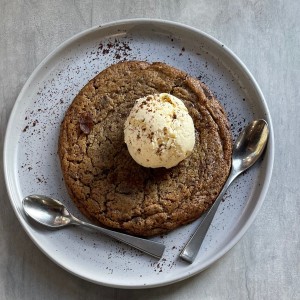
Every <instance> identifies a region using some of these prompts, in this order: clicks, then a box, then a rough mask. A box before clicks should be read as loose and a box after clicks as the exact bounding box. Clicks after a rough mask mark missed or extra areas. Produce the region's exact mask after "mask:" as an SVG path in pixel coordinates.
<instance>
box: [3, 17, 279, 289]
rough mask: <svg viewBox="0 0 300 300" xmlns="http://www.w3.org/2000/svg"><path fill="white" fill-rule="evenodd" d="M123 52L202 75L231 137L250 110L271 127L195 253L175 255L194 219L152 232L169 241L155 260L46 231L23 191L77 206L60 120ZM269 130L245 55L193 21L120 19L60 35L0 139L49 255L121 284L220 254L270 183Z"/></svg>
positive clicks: (158, 278)
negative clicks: (67, 181)
mask: <svg viewBox="0 0 300 300" xmlns="http://www.w3.org/2000/svg"><path fill="white" fill-rule="evenodd" d="M121 60H147V61H149V62H153V61H162V62H165V63H167V64H169V65H172V66H174V67H177V68H179V69H182V70H184V71H186V72H187V73H189V74H190V75H192V76H196V77H198V78H200V79H201V80H202V81H203V82H204V83H206V84H207V85H208V86H209V87H210V89H211V90H212V91H213V92H214V94H215V95H216V96H217V98H218V99H219V100H220V102H221V103H222V104H223V105H224V107H225V109H226V111H227V113H228V116H229V120H230V122H231V124H232V132H233V135H234V137H236V136H237V134H238V132H239V131H240V130H241V129H242V128H243V127H244V126H245V125H246V124H247V123H248V122H250V121H251V120H253V119H258V118H264V119H266V120H267V121H268V123H269V126H270V131H271V136H270V139H269V144H268V147H267V150H266V153H265V156H264V159H263V160H262V161H260V162H259V163H258V164H256V165H255V166H254V167H253V168H252V169H251V170H249V171H248V172H246V173H245V174H244V175H242V176H241V177H240V178H239V179H238V180H236V182H235V183H234V184H233V185H232V186H231V188H230V189H229V191H228V193H227V195H226V196H225V201H224V202H223V203H222V204H221V206H220V207H219V210H218V212H217V215H216V217H215V219H214V221H213V224H212V226H211V228H210V229H209V232H208V235H207V237H206V239H205V241H204V244H203V247H202V248H201V250H200V252H199V255H198V257H197V258H196V260H195V262H194V263H193V264H191V265H189V264H187V263H185V262H184V261H181V260H180V259H179V258H178V255H179V253H180V250H181V249H182V247H183V246H184V244H185V242H186V241H187V240H188V238H189V237H190V235H191V234H192V232H193V230H194V229H195V227H196V226H197V224H198V223H199V220H197V221H195V222H194V223H192V224H190V225H187V226H184V227H181V228H179V229H177V230H174V231H173V232H171V233H169V234H167V235H164V236H160V237H155V238H153V239H154V240H157V241H160V242H163V243H165V245H166V251H165V254H164V256H163V258H162V259H161V260H160V261H157V260H155V259H154V258H151V257H149V256H147V255H146V254H142V253H140V252H139V251H137V250H134V249H132V248H130V247H128V246H125V245H123V244H121V243H119V242H115V241H113V240H111V239H109V238H107V237H104V236H102V235H101V234H97V233H91V232H88V231H85V230H84V229H81V228H73V227H71V228H68V229H62V230H59V231H49V230H47V229H45V228H43V227H41V226H37V224H35V223H32V222H29V221H28V219H27V218H26V217H25V215H24V213H23V211H22V206H21V201H22V199H23V198H24V197H25V196H26V195H28V194H32V193H39V194H45V195H50V196H54V197H56V198H58V199H61V200H62V201H63V202H64V203H65V204H66V205H67V206H68V207H69V208H70V211H71V212H72V213H74V214H75V215H76V216H78V217H81V218H82V216H81V214H80V213H79V212H78V210H77V209H76V208H75V206H74V205H73V203H72V202H71V201H70V199H69V197H68V195H67V192H66V188H65V186H64V182H63V180H62V174H61V170H60V165H59V160H58V157H57V140H58V132H59V125H60V122H61V121H62V118H63V116H64V113H65V111H66V109H67V107H68V106H69V104H70V103H71V101H72V100H73V98H74V96H75V95H76V94H77V93H78V91H79V90H80V89H81V88H82V87H83V86H84V85H85V84H86V83H87V82H88V80H90V79H92V78H93V77H94V76H95V75H96V74H97V73H99V72H100V71H101V70H103V69H104V68H106V67H108V66H109V65H111V64H113V63H116V62H118V61H121ZM273 156H274V142H273V130H272V124H271V118H270V114H269V111H268V108H267V104H266V102H265V100H264V97H263V95H262V93H261V91H260V89H259V87H258V85H257V83H256V82H255V80H254V78H253V77H252V75H251V74H250V72H249V71H248V70H247V68H246V67H245V66H244V65H243V63H242V62H241V61H240V60H239V59H238V58H237V57H236V56H235V55H234V54H233V53H232V52H231V51H230V50H229V49H228V48H226V47H225V46H224V45H223V44H222V43H220V42H219V41H217V40H216V39H214V38H212V37H210V36H208V35H207V34H205V33H203V32H201V31H199V30H196V29H194V28H191V27H188V26H185V25H180V24H177V23H173V22H166V21H161V20H145V19H138V20H126V21H120V22H115V23H111V24H107V25H104V26H99V27H95V28H92V29H89V30H86V31H84V32H82V33H80V34H77V35H76V36H74V37H72V38H71V39H69V40H68V41H66V42H64V43H63V44H62V45H60V46H59V47H58V48H57V49H56V50H55V51H53V52H52V53H51V54H50V55H49V56H47V57H46V58H45V59H44V60H43V61H42V63H41V64H40V65H39V66H38V67H37V68H36V70H35V71H34V72H33V74H32V75H31V76H30V78H29V79H28V81H27V82H26V84H25V86H24V87H23V89H22V91H21V93H20V95H19V97H18V99H17V101H16V103H15V106H14V108H13V111H12V113H11V117H10V120H9V124H8V127H7V133H6V138H5V146H4V166H5V168H4V169H5V170H4V171H5V178H6V183H7V189H8V193H9V196H10V199H11V203H12V206H13V208H14V210H15V212H16V215H17V217H18V219H19V221H20V222H21V224H22V226H23V227H24V229H25V230H26V232H27V233H28V235H29V236H30V238H31V239H32V240H33V241H34V242H35V243H36V245H37V246H38V247H39V248H40V249H41V250H42V251H43V252H44V253H45V254H47V255H48V256H49V257H50V258H51V259H52V260H53V261H55V262H56V263H57V264H58V265H60V266H61V267H63V268H64V269H66V270H68V271H70V272H71V273H73V274H75V275H77V276H79V277H82V278H84V279H86V280H89V281H92V282H95V283H98V284H103V285H107V286H114V287H123V288H142V287H154V286H161V285H166V284H170V283H173V282H176V281H179V280H182V279H184V278H187V277H190V276H192V275H194V274H196V273H199V272H200V271H202V270H204V269H205V268H207V267H209V266H210V265H211V264H212V263H213V262H215V261H216V260H217V259H219V258H220V257H221V256H222V255H224V254H225V253H226V252H227V251H228V250H229V249H230V248H231V247H232V246H233V245H234V244H236V243H237V241H238V240H239V239H240V238H241V237H242V235H243V234H244V233H245V231H246V230H247V228H249V226H250V224H251V223H252V222H253V219H254V217H255V216H256V214H257V212H258V210H259V208H260V207H261V204H262V202H263V199H264V197H265V194H266V192H267V188H268V185H269V181H270V177H271V173H272V166H273Z"/></svg>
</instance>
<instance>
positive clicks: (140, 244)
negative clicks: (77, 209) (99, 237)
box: [72, 217, 165, 259]
mask: <svg viewBox="0 0 300 300" xmlns="http://www.w3.org/2000/svg"><path fill="white" fill-rule="evenodd" d="M72 224H74V225H83V226H85V227H87V228H90V229H93V230H97V231H99V232H101V233H103V234H105V235H107V236H110V237H112V238H114V239H116V240H118V241H120V242H123V243H125V244H127V245H129V246H131V247H133V248H136V249H138V250H140V251H142V252H145V253H147V254H149V255H151V256H153V257H155V258H157V259H160V258H161V257H162V255H163V253H164V250H165V245H164V244H162V243H157V242H154V241H151V240H146V239H143V238H139V237H136V236H132V235H128V234H124V233H121V232H117V231H112V230H109V229H106V228H103V227H99V226H95V225H93V224H90V223H86V222H84V221H81V220H79V219H77V218H75V217H73V218H72Z"/></svg>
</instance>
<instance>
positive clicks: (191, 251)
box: [179, 174, 236, 263]
mask: <svg viewBox="0 0 300 300" xmlns="http://www.w3.org/2000/svg"><path fill="white" fill-rule="evenodd" d="M232 175H233V174H231V175H230V176H229V178H228V180H227V182H226V183H225V185H224V186H223V188H222V190H221V192H220V194H219V196H218V197H217V199H216V200H215V202H214V204H213V205H212V206H211V208H210V209H209V211H208V212H207V213H206V215H205V216H204V218H203V220H202V222H201V223H200V224H199V225H198V227H197V229H196V231H195V232H194V234H193V235H192V236H191V237H190V239H189V240H188V242H187V243H186V245H185V247H184V248H183V249H182V251H181V252H180V254H179V256H180V258H182V259H183V260H185V261H187V262H189V263H192V262H193V261H194V260H195V258H196V256H197V254H198V252H199V249H200V247H201V245H202V242H203V240H204V238H205V236H206V233H207V231H208V228H209V227H210V224H211V222H212V220H213V218H214V216H215V214H216V212H217V210H218V207H219V204H220V203H221V201H222V199H223V196H224V194H225V192H226V190H227V188H228V187H229V185H230V184H231V182H232V181H233V180H234V178H235V177H236V174H234V176H232Z"/></svg>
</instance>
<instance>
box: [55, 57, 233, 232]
mask: <svg viewBox="0 0 300 300" xmlns="http://www.w3.org/2000/svg"><path fill="white" fill-rule="evenodd" d="M157 93H169V94H172V95H174V96H176V97H178V98H179V99H181V100H183V102H184V103H185V105H186V107H187V108H188V110H189V114H190V115H191V117H192V119H193V121H194V125H195V130H196V143H195V147H194V150H193V153H192V155H191V156H189V157H188V158H187V159H185V160H183V161H182V162H181V163H179V164H178V165H177V166H175V167H173V168H171V169H164V168H158V169H150V168H144V167H142V166H140V165H138V164H137V163H136V162H135V161H134V160H133V159H132V158H131V156H130V154H129V152H128V150H127V146H126V144H125V142H124V133H123V128H124V122H125V120H126V118H127V116H128V115H129V113H130V110H131V108H132V107H133V105H134V102H135V100H137V99H138V98H142V97H144V96H146V95H150V94H157ZM231 152H232V141H231V133H230V127H229V124H228V120H227V117H226V114H225V112H224V110H223V108H222V106H221V105H220V103H219V102H218V101H217V100H216V99H215V97H214V96H213V94H212V93H211V92H210V91H209V90H208V88H207V87H206V86H205V85H204V84H203V83H201V82H200V81H199V80H197V79H195V78H192V77H190V76H188V75H187V74H186V73H185V72H183V71H180V70H178V69H175V68H173V67H171V66H168V65H166V64H164V63H153V64H149V63H147V62H141V61H128V62H121V63H118V64H115V65H112V66H110V67H109V68H107V69H105V70H104V71H102V72H101V73H100V74H98V75H97V76H96V77H95V78H93V79H92V80H91V81H90V82H88V84H87V85H86V86H84V87H83V89H82V90H81V91H80V92H79V94H78V95H77V96H76V97H75V99H74V101H73V102H72V104H71V105H70V107H69V109H68V110H67V112H66V114H65V117H64V120H63V122H62V124H61V129H60V137H59V149H58V153H59V157H60V162H61V167H62V172H63V176H64V180H65V183H66V186H67V188H68V192H69V194H70V196H71V198H72V200H73V201H74V203H75V204H76V206H77V207H78V208H79V210H80V211H81V212H82V213H83V214H84V215H85V216H87V217H88V218H89V219H90V220H91V221H93V222H95V223H100V224H102V225H104V226H108V227H112V228H114V229H117V230H121V231H124V232H127V233H129V234H133V235H139V236H152V235H157V234H162V233H165V232H168V231H170V230H173V229H175V228H177V227H179V226H181V225H183V224H187V223H189V222H191V221H193V220H195V219H197V218H198V217H199V216H200V215H201V214H202V213H204V212H205V211H206V210H207V209H208V208H209V207H210V206H211V205H212V203H213V202H214V200H215V199H216V197H217V195H218V194H219V192H220V190H221V188H222V187H223V185H224V183H225V181H226V179H227V177H228V174H229V171H230V166H231Z"/></svg>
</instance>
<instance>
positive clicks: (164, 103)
mask: <svg viewBox="0 0 300 300" xmlns="http://www.w3.org/2000/svg"><path fill="white" fill-rule="evenodd" d="M124 139H125V143H126V144H127V147H128V151H129V153H130V155H131V156H132V158H133V159H134V160H135V161H136V162H137V163H138V164H140V165H142V166H144V167H149V168H159V167H165V168H171V167H174V166H176V165H177V164H178V163H179V162H181V161H182V160H183V159H185V158H186V157H188V156H189V155H190V154H191V152H192V150H193V148H194V145H195V129H194V123H193V120H192V118H191V116H190V115H189V113H188V110H187V108H186V107H185V105H184V103H183V102H182V101H181V100H180V99H178V98H176V97H175V96H173V95H170V94H167V93H162V94H155V95H150V96H146V97H144V98H140V99H138V100H137V101H136V103H135V105H134V107H133V108H132V110H131V112H130V114H129V116H128V118H127V120H126V122H125V127H124Z"/></svg>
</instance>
